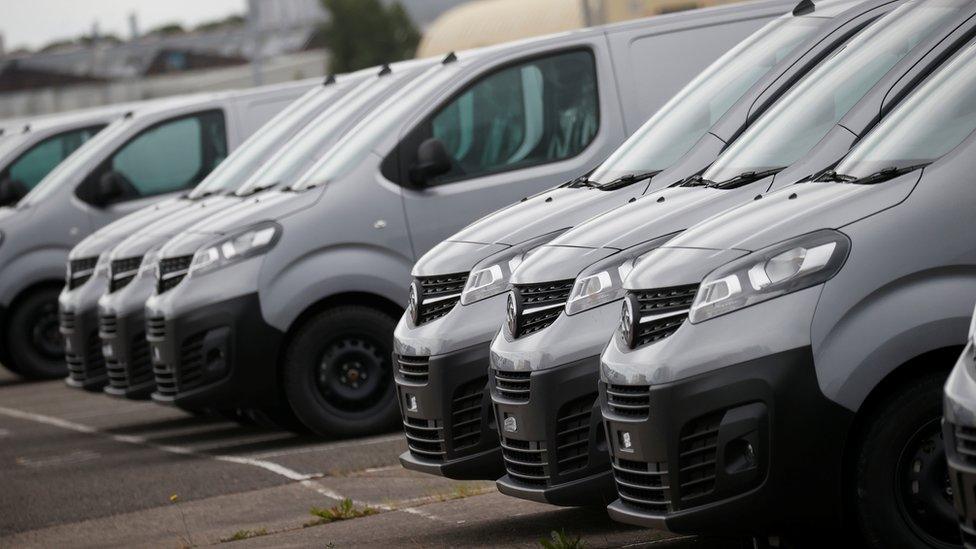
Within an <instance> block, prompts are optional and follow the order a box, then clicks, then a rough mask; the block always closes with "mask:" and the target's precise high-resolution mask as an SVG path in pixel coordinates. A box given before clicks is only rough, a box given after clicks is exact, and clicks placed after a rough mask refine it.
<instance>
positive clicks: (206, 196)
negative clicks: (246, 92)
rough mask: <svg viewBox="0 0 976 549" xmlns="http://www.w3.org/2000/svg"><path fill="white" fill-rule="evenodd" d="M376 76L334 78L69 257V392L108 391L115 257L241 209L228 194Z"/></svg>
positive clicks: (64, 315) (62, 301)
mask: <svg viewBox="0 0 976 549" xmlns="http://www.w3.org/2000/svg"><path fill="white" fill-rule="evenodd" d="M376 72H377V71H376V70H375V69H370V70H368V71H360V72H358V73H353V74H349V75H341V76H339V77H329V78H328V79H326V80H325V82H323V83H322V85H317V86H314V87H313V88H312V89H310V90H309V91H308V92H306V93H305V94H303V95H302V96H301V97H299V98H298V99H296V100H295V101H293V102H292V103H290V104H289V105H288V106H287V107H286V108H284V109H282V110H281V111H280V112H279V113H278V114H276V115H275V116H274V117H273V118H271V119H270V120H269V121H268V122H267V123H265V124H264V125H263V126H262V127H261V128H260V129H259V130H258V131H256V132H255V133H254V134H253V135H252V136H250V137H249V138H248V139H247V140H246V141H245V142H244V143H242V144H241V146H240V147H238V148H237V149H236V150H234V152H233V153H231V154H230V156H228V158H227V160H225V161H224V162H222V163H221V164H220V165H219V166H218V167H217V168H216V169H214V170H213V171H212V172H211V173H210V174H209V175H208V176H207V177H206V178H204V180H203V181H201V182H200V184H198V185H197V186H196V187H194V189H193V190H192V191H190V192H188V193H186V194H183V195H180V196H179V197H177V198H173V199H170V200H166V201H161V202H157V203H156V204H154V205H153V206H150V207H147V208H143V209H141V210H139V211H137V212H134V213H132V214H129V215H127V216H125V217H123V218H121V219H118V220H116V221H114V222H112V223H110V224H108V225H106V226H104V227H102V228H101V229H99V230H98V231H95V232H94V233H92V234H91V235H89V236H88V237H86V238H85V239H84V240H82V241H81V242H80V243H79V244H78V245H77V246H75V247H74V248H73V249H72V250H71V253H70V254H69V255H68V269H67V270H68V273H69V276H68V279H67V280H66V282H65V286H64V288H63V289H62V291H61V295H60V296H59V297H58V307H59V312H60V318H61V320H62V325H61V328H60V329H61V333H62V335H63V336H64V337H65V338H66V339H70V340H71V341H70V342H66V345H67V346H68V347H69V348H70V349H71V352H69V353H68V354H67V355H66V356H65V358H66V362H67V364H68V378H67V383H68V385H69V386H72V387H78V388H82V389H88V390H101V389H102V388H103V387H104V386H105V385H106V384H107V383H108V377H107V373H106V372H105V362H104V356H103V354H102V350H101V348H102V347H101V342H100V340H99V337H98V316H97V307H98V299H99V298H100V297H101V296H102V295H103V294H104V293H105V292H106V291H107V290H108V289H109V270H110V267H111V258H110V253H111V251H112V249H113V248H114V247H115V246H116V245H118V244H119V243H120V242H122V241H123V240H125V239H126V238H128V237H130V236H133V235H134V234H138V233H139V232H140V231H142V230H150V229H151V228H152V227H154V226H155V225H156V224H157V223H159V222H166V223H178V222H179V220H180V219H182V218H184V217H186V216H190V217H193V216H195V215H197V214H198V212H199V211H200V210H201V209H204V210H205V211H207V212H208V213H211V214H212V213H216V212H219V211H220V209H222V208H223V207H226V206H229V205H231V204H233V203H236V201H237V200H238V199H235V198H234V197H229V196H227V195H228V193H234V192H235V191H236V190H238V189H239V188H240V187H241V186H242V185H246V184H247V182H248V181H249V180H250V179H251V178H252V177H253V176H254V174H255V173H256V172H258V171H260V170H261V168H262V166H263V164H264V162H265V161H267V160H268V159H269V158H270V157H272V156H273V155H275V154H276V153H277V152H278V151H279V150H281V149H283V147H284V145H285V144H286V143H287V142H288V141H289V139H290V138H292V137H293V136H295V135H296V134H297V133H299V132H300V131H301V130H302V129H303V128H305V127H306V125H307V124H309V123H310V122H311V121H318V120H317V117H318V116H319V115H320V114H321V113H322V112H323V111H326V110H328V109H330V108H331V107H332V106H334V105H335V104H337V103H338V102H339V101H341V100H342V98H343V97H345V96H346V95H347V94H348V93H350V92H351V91H352V90H353V89H355V88H356V87H357V86H358V85H359V84H360V83H361V82H363V81H364V80H366V79H368V78H370V77H374V76H375V75H376ZM86 264H95V265H96V268H95V270H94V271H93V272H86V270H85V269H83V268H72V266H73V265H74V266H75V267H77V266H84V265H86ZM140 265H141V263H140ZM119 266H124V264H120V265H119ZM142 270H145V271H149V272H152V266H151V265H149V264H148V263H147V264H146V265H145V266H144V267H143V268H142Z"/></svg>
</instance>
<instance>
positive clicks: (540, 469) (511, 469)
mask: <svg viewBox="0 0 976 549" xmlns="http://www.w3.org/2000/svg"><path fill="white" fill-rule="evenodd" d="M501 446H502V457H503V458H504V460H505V470H506V471H508V475H509V476H510V477H512V478H513V479H514V480H517V481H519V482H522V483H524V484H531V485H535V486H545V485H546V484H547V483H548V482H549V466H548V458H547V453H546V444H545V442H542V441H527V440H516V439H512V438H506V437H502V439H501Z"/></svg>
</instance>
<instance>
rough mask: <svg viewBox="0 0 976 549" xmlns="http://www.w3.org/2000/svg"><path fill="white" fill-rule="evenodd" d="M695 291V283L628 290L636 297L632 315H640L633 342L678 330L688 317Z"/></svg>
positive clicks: (653, 339)
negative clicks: (635, 306)
mask: <svg viewBox="0 0 976 549" xmlns="http://www.w3.org/2000/svg"><path fill="white" fill-rule="evenodd" d="M697 293H698V284H686V285H684V286H672V287H669V288H657V289H653V290H638V291H635V292H632V294H633V295H634V297H636V298H637V303H638V309H637V314H636V316H637V318H639V319H640V322H639V323H638V325H637V335H636V337H635V338H634V341H635V346H636V347H642V346H644V345H649V344H651V343H654V342H656V341H660V340H662V339H664V338H666V337H668V336H670V335H671V334H673V333H675V332H676V331H678V327H680V326H681V324H682V323H684V321H685V319H686V318H688V310H689V309H691V304H692V303H694V301H695V295H696V294H697Z"/></svg>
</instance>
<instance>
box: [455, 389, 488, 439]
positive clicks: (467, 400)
mask: <svg viewBox="0 0 976 549" xmlns="http://www.w3.org/2000/svg"><path fill="white" fill-rule="evenodd" d="M487 383H488V376H485V377H482V378H480V379H476V380H474V381H469V382H468V383H465V384H464V385H461V386H460V387H458V388H457V390H455V391H454V396H453V397H452V398H451V447H452V448H453V450H454V451H458V450H460V449H464V448H467V447H469V446H474V445H476V444H478V441H479V440H480V439H481V416H482V413H483V411H484V410H483V408H484V401H485V385H487Z"/></svg>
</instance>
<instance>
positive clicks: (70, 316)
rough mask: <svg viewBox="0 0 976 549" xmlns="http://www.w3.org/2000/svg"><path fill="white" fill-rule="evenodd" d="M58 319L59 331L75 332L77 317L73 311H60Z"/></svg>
mask: <svg viewBox="0 0 976 549" xmlns="http://www.w3.org/2000/svg"><path fill="white" fill-rule="evenodd" d="M58 319H59V321H60V323H61V329H62V330H63V331H65V332H73V331H75V325H76V324H77V317H76V316H75V313H74V311H60V312H59V316H58Z"/></svg>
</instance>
